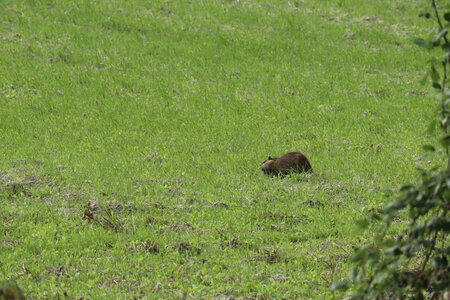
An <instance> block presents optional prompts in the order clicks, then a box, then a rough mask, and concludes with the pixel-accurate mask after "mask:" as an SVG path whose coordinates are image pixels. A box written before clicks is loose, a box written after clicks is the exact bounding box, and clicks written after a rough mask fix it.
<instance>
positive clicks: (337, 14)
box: [0, 0, 433, 299]
mask: <svg viewBox="0 0 450 300" xmlns="http://www.w3.org/2000/svg"><path fill="white" fill-rule="evenodd" d="M421 3H422V2H421V1H406V0H399V1H387V0H384V1H365V2H364V5H361V1H357V0H340V1H284V0H270V1H269V0H267V1H257V0H251V1H238V0H236V1H231V0H223V1H219V0H211V1H206V0H200V1H169V0H165V1H161V0H157V1H144V0H132V1H107V0H98V1H88V0H84V1H69V0H58V1H57V0H35V1H31V0H2V1H0V217H1V219H0V225H1V226H0V230H1V236H0V270H1V272H0V279H1V280H6V279H12V280H15V281H16V282H17V283H18V284H19V286H21V288H22V289H23V290H24V293H25V294H26V295H27V296H28V297H30V298H32V299H37V298H52V299H54V298H56V297H68V298H69V299H78V298H80V297H87V298H94V299H95V298H133V297H137V298H140V297H144V298H185V299H191V298H195V299H198V298H201V297H205V298H207V299H211V298H213V299H228V298H230V297H237V298H240V297H253V298H258V299H263V298H282V297H284V298H289V299H291V298H297V299H299V298H317V299H324V298H333V297H338V296H339V295H338V294H333V293H332V292H331V291H330V290H329V285H330V283H331V282H332V281H333V280H338V279H340V278H343V277H346V276H347V272H348V266H349V265H348V261H347V258H348V257H349V256H350V255H351V254H352V252H353V248H354V247H357V246H358V245H360V244H361V243H363V242H364V241H365V240H367V239H368V238H370V237H371V234H370V232H366V233H361V232H360V231H358V230H356V229H355V223H356V221H357V220H359V219H361V218H362V217H364V216H367V215H368V214H369V213H370V212H371V211H373V210H374V209H377V208H379V207H381V206H382V205H383V204H384V203H386V201H388V199H387V198H386V196H385V191H384V189H385V188H389V189H392V188H396V187H398V186H399V185H400V184H402V183H405V182H408V181H410V180H412V179H413V178H414V177H415V176H416V175H417V174H418V172H417V170H416V168H417V167H418V166H419V165H420V164H419V163H417V162H416V159H417V158H418V157H419V156H420V155H421V154H422V152H423V151H422V150H421V145H422V144H423V143H424V141H425V140H427V139H429V138H428V137H427V136H426V134H425V131H426V128H427V126H428V123H427V122H426V120H429V119H430V117H431V116H432V115H433V106H432V105H430V104H431V103H432V99H431V94H430V93H429V90H428V88H427V87H422V86H421V85H420V84H419V81H420V78H421V76H422V75H423V73H424V72H423V70H424V66H425V60H426V58H425V54H424V53H422V52H421V50H420V49H416V46H414V45H413V44H412V43H411V40H412V38H414V37H417V36H419V35H422V36H423V35H425V36H426V35H428V33H429V32H431V29H430V28H431V27H432V24H431V21H429V22H430V23H428V21H427V20H424V19H419V18H418V17H417V16H418V14H419V12H420V10H421V8H422V4H421ZM288 151H301V152H303V153H305V154H306V155H307V156H308V158H309V159H310V161H311V164H312V166H313V168H314V171H315V173H314V174H313V175H312V176H310V177H308V176H306V177H305V176H303V175H297V176H292V177H288V178H284V179H281V178H271V177H268V176H266V175H264V174H263V173H262V172H261V171H260V170H259V169H258V166H259V164H260V163H261V162H262V161H263V160H264V159H266V158H267V156H269V155H272V156H279V155H282V154H284V153H286V152H288ZM86 210H87V211H86ZM85 211H86V212H85ZM90 214H92V215H93V219H90V218H89V217H88V216H89V215H90ZM83 216H84V219H83Z"/></svg>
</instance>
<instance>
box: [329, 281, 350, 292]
mask: <svg viewBox="0 0 450 300" xmlns="http://www.w3.org/2000/svg"><path fill="white" fill-rule="evenodd" d="M347 289H348V283H347V282H333V284H332V285H331V290H332V291H336V290H347Z"/></svg>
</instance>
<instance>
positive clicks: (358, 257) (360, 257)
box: [351, 246, 368, 263]
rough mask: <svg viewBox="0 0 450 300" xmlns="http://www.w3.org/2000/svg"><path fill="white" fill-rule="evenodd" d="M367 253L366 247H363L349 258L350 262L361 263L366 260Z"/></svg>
mask: <svg viewBox="0 0 450 300" xmlns="http://www.w3.org/2000/svg"><path fill="white" fill-rule="evenodd" d="M367 251H368V247H367V246H365V247H363V248H361V249H359V250H358V251H356V252H355V253H354V254H353V255H352V257H351V261H352V262H356V263H358V262H359V263H362V262H364V261H365V260H366V257H367Z"/></svg>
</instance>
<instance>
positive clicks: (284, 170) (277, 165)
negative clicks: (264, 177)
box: [259, 152, 312, 175]
mask: <svg viewBox="0 0 450 300" xmlns="http://www.w3.org/2000/svg"><path fill="white" fill-rule="evenodd" d="M259 168H260V169H261V170H262V171H263V172H264V173H266V174H271V175H278V174H282V175H286V174H289V173H291V172H299V173H301V172H312V167H311V164H310V163H309V161H308V159H307V158H306V156H305V155H303V154H302V153H300V152H289V153H286V154H285V155H283V156H281V157H270V156H269V158H268V159H266V160H265V161H264V162H263V163H262V164H261V165H260V166H259Z"/></svg>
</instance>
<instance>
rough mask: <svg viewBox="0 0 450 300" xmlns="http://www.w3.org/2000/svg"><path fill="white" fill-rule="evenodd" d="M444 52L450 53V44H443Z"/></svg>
mask: <svg viewBox="0 0 450 300" xmlns="http://www.w3.org/2000/svg"><path fill="white" fill-rule="evenodd" d="M441 47H442V50H444V51H446V52H450V43H445V44H442V46H441Z"/></svg>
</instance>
